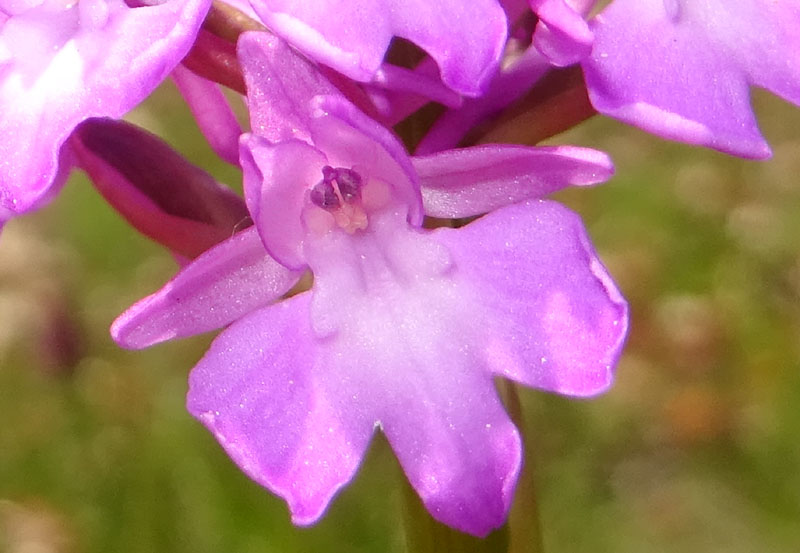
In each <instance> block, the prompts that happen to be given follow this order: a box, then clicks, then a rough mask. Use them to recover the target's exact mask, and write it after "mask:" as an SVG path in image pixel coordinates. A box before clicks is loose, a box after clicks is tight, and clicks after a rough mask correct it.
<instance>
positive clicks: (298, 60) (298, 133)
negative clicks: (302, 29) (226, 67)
mask: <svg viewBox="0 0 800 553" xmlns="http://www.w3.org/2000/svg"><path fill="white" fill-rule="evenodd" d="M237 52H238V56H239V59H240V61H241V63H242V70H243V72H244V78H245V82H246V83H247V105H248V107H249V109H250V128H251V129H252V131H253V133H254V134H257V135H259V136H263V137H264V138H266V139H267V140H269V141H271V142H279V141H281V140H289V139H292V138H297V139H301V140H306V139H308V136H309V133H310V131H309V125H310V119H311V114H312V112H311V108H310V102H311V100H312V98H314V97H315V96H317V95H321V94H337V93H338V91H337V90H336V89H335V88H334V86H333V85H332V84H331V83H330V82H329V81H328V80H327V79H326V78H325V77H324V76H323V75H322V73H320V71H319V70H318V69H317V68H316V67H314V66H313V65H311V64H310V63H309V62H308V61H307V60H305V59H303V58H302V57H301V56H300V55H298V54H297V53H296V52H294V51H293V50H292V49H291V48H289V46H288V45H287V44H286V43H285V42H283V41H282V40H281V39H279V38H278V37H275V36H272V35H270V34H269V33H259V32H250V33H244V34H243V35H242V36H241V37H240V38H239V42H238V46H237Z"/></svg>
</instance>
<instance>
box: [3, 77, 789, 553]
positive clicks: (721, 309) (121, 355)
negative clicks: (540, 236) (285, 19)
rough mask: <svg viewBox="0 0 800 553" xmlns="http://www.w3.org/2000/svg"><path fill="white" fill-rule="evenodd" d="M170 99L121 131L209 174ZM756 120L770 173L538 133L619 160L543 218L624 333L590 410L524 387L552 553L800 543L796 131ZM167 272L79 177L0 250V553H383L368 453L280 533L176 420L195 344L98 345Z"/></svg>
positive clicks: (227, 172) (589, 135)
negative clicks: (629, 318)
mask: <svg viewBox="0 0 800 553" xmlns="http://www.w3.org/2000/svg"><path fill="white" fill-rule="evenodd" d="M171 101H172V94H171V93H169V92H166V93H162V95H161V96H159V97H158V98H156V99H155V101H153V102H151V109H150V111H139V112H137V113H136V114H135V115H134V118H135V119H136V120H137V121H138V122H140V123H143V124H147V125H148V126H150V127H151V128H153V129H155V130H157V131H158V132H159V133H160V134H162V135H163V136H165V137H166V138H167V139H168V140H169V141H171V142H173V143H175V144H177V145H179V146H180V147H182V148H183V152H184V153H185V154H187V155H188V156H189V157H190V158H191V159H193V160H194V161H196V162H198V163H200V162H205V161H206V160H207V159H209V158H210V156H209V153H208V149H207V147H206V146H205V145H204V144H203V143H202V141H201V140H200V138H199V137H195V138H193V139H191V140H188V141H187V140H186V138H185V135H186V133H193V134H197V133H196V130H195V129H194V127H192V123H191V121H190V119H189V117H188V114H187V113H185V112H176V111H175V108H174V107H173V106H172V104H171V103H170V102H171ZM757 101H758V111H759V114H760V116H761V117H760V119H761V122H762V124H763V128H764V130H765V133H766V134H767V136H768V137H769V139H770V141H771V143H772V144H773V146H774V148H775V151H776V156H775V158H774V159H773V160H772V161H769V162H760V163H759V162H747V161H743V160H736V159H731V158H728V157H726V156H723V155H721V154H716V153H713V152H709V151H705V150H699V149H693V148H690V147H687V146H683V145H677V144H670V143H666V142H663V141H660V140H657V139H655V138H652V137H649V136H647V135H645V134H643V133H641V132H639V131H636V130H634V129H630V128H627V127H624V126H622V125H621V124H618V123H615V122H612V121H608V120H602V119H600V118H596V119H595V120H592V121H590V122H589V123H588V124H585V125H584V126H582V127H581V128H579V129H576V130H575V131H572V132H571V133H569V134H568V135H565V136H561V137H557V141H558V142H573V143H576V144H581V145H591V146H595V147H598V148H601V149H605V150H607V151H609V152H610V153H611V154H612V156H613V157H614V158H615V160H616V162H617V168H618V176H617V177H616V178H615V179H614V180H613V181H612V182H611V183H609V184H607V185H604V186H601V187H597V188H595V189H591V190H589V189H582V190H573V191H568V192H567V193H564V194H561V195H560V196H559V199H561V200H563V201H565V202H566V203H568V204H569V205H571V206H573V207H574V208H575V209H577V210H579V211H580V212H581V213H582V214H583V215H584V217H585V219H586V221H587V225H588V227H589V229H590V232H591V234H592V236H593V238H594V240H595V243H596V245H597V247H598V250H599V251H600V253H601V255H602V256H603V258H604V260H605V261H606V263H607V264H608V266H609V268H610V270H611V272H612V274H614V276H615V277H616V278H617V280H618V282H619V283H620V285H621V287H622V288H623V290H624V292H625V293H626V295H627V297H628V298H629V299H630V301H631V305H632V312H633V329H632V333H631V336H630V339H629V344H628V348H627V351H626V354H625V356H624V358H623V359H622V362H621V363H620V366H619V372H618V379H617V383H616V385H615V387H614V389H613V390H612V391H611V392H610V393H608V394H607V395H605V396H603V397H601V398H596V399H593V400H589V401H572V400H567V399H563V398H558V397H554V396H548V395H546V394H543V393H540V392H536V391H532V390H521V391H520V394H521V397H522V400H523V404H524V407H525V426H526V431H527V436H526V447H527V453H528V462H529V466H531V467H532V468H533V472H534V476H535V480H536V484H537V487H538V490H539V503H540V510H541V515H542V521H543V528H544V540H545V546H546V550H548V551H553V552H561V551H563V552H582V551H586V552H592V553H600V552H605V551H607V552H609V553H611V552H614V553H616V552H627V551H630V552H632V553H633V552H637V553H638V552H644V551H655V552H660V551H664V552H672V551H674V552H678V551H680V552H683V551H704V552H706V551H726V553H736V552H740V551H741V552H745V551H770V552H787V553H788V552H795V551H797V550H798V547H800V409H798V408H797V405H800V370H799V369H800V361H799V359H800V357H799V355H800V352H798V337H800V217H798V214H800V135H798V134H797V131H796V129H798V128H800V111H798V110H796V109H794V108H791V107H789V106H786V105H783V104H782V103H781V102H779V101H777V100H775V99H774V98H766V97H764V96H762V95H758V96H757ZM167 112H168V113H169V115H170V119H169V121H170V122H169V126H166V123H165V121H167V120H166V119H161V118H160V117H161V116H163V115H164V114H165V113H167ZM176 113H177V114H178V122H174V121H175V119H174V117H175V115H176ZM213 172H214V174H215V175H217V176H218V177H219V178H220V179H223V180H226V181H228V182H231V183H233V182H232V181H233V180H235V178H236V173H235V171H233V170H231V169H230V168H225V167H223V166H221V165H219V166H215V167H213ZM234 184H238V183H234ZM174 270H175V267H174V264H173V263H172V261H171V259H170V258H169V256H168V255H167V254H166V253H165V252H163V251H161V250H160V249H159V248H157V247H156V246H154V245H152V244H150V243H148V242H147V241H146V240H145V239H143V238H141V237H139V236H137V235H135V234H133V233H132V232H130V231H129V229H128V228H127V227H126V226H125V224H124V223H122V222H121V221H120V220H119V218H118V217H117V216H116V215H115V214H114V213H113V212H112V211H111V210H110V209H109V208H108V207H107V206H105V205H104V204H103V202H102V201H101V200H100V199H99V198H98V197H97V195H96V194H94V193H93V191H92V190H91V187H90V186H89V185H88V184H87V183H86V182H85V181H84V180H83V179H82V178H76V179H73V181H72V182H71V183H70V184H69V185H68V186H67V187H66V188H65V190H64V191H63V193H62V194H61V196H60V197H59V198H58V199H57V200H56V202H54V204H53V205H52V206H51V207H49V208H47V209H45V210H43V211H42V212H40V213H37V214H35V215H32V216H30V217H27V218H24V219H22V220H16V221H12V222H11V223H10V224H9V225H8V227H7V228H6V229H5V230H4V232H3V234H2V236H0V420H2V421H3V424H2V425H0V544H1V545H0V548H2V547H3V546H5V548H6V550H8V551H10V552H14V553H21V552H24V551H54V552H87V553H88V552H92V553H93V552H98V553H100V552H102V553H106V552H108V551H115V552H126V553H127V552H131V553H136V552H141V553H144V552H156V551H164V552H176V553H178V552H182V551H185V552H187V553H189V552H192V553H203V552H209V553H210V552H218V551H236V552H245V553H246V552H272V551H275V552H294V551H303V552H317V551H345V552H347V551H353V552H373V551H374V552H381V553H382V552H385V551H400V550H401V549H402V536H401V530H400V528H399V525H400V515H399V507H398V504H399V500H400V499H399V498H400V497H401V495H402V493H401V486H400V483H399V479H400V478H401V473H400V471H399V469H398V468H397V463H396V461H395V460H394V459H393V457H392V455H391V452H390V451H389V448H388V447H387V446H386V445H385V443H384V442H383V441H382V440H378V441H377V442H376V443H375V444H373V446H374V447H373V449H372V452H371V454H370V456H369V458H368V460H367V462H366V463H365V465H364V466H362V469H361V471H360V472H359V475H358V477H357V479H356V481H355V483H354V484H353V485H351V486H350V487H349V488H347V489H346V490H345V491H344V492H343V493H342V494H340V496H339V497H337V499H336V500H335V501H334V503H333V506H332V508H331V509H330V511H329V513H328V514H327V516H326V517H325V518H324V519H323V521H322V522H321V523H320V524H318V525H317V526H315V527H313V528H309V529H297V528H295V527H293V526H292V525H291V524H290V523H289V520H288V515H287V512H286V509H285V506H284V505H283V503H282V501H280V500H278V499H276V498H275V497H273V496H272V495H270V494H269V493H268V492H266V491H265V490H263V489H261V488H260V487H258V486H257V485H255V484H253V483H251V482H250V481H249V480H248V479H247V478H246V477H244V476H243V475H242V474H241V473H240V472H239V471H238V470H237V469H236V468H235V467H234V466H233V464H232V463H231V462H230V461H229V460H228V459H227V458H226V456H225V455H224V454H223V453H222V451H221V449H220V448H219V447H218V446H217V444H216V443H215V442H214V440H213V438H212V437H211V436H210V435H209V434H208V433H207V432H206V431H205V430H204V429H203V428H202V427H201V426H200V425H199V424H198V423H196V422H195V421H194V420H192V419H191V418H190V417H189V416H188V415H187V414H186V413H185V411H184V408H183V402H184V395H185V390H186V374H187V372H188V370H189V369H190V368H191V366H192V365H193V363H194V362H195V361H196V360H197V359H198V358H199V357H200V355H202V353H203V351H204V349H205V347H206V346H207V344H208V342H209V339H210V337H200V338H196V339H191V340H185V341H182V342H176V343H170V344H166V345H162V346H159V347H156V348H152V349H151V350H147V351H142V352H125V351H121V350H119V349H118V348H117V347H116V346H115V345H114V344H113V343H112V341H111V340H110V338H108V336H107V327H108V325H109V324H110V322H111V321H112V320H113V318H114V317H115V316H116V315H117V314H118V313H119V312H121V311H122V310H123V309H124V308H125V307H126V306H127V305H129V304H130V303H131V302H133V301H134V300H136V299H138V298H139V297H141V296H143V295H145V294H147V293H150V292H152V291H153V290H155V289H156V288H157V287H158V286H160V284H161V283H163V282H164V281H165V280H166V279H167V278H168V277H169V276H170V275H171V274H172V272H173V271H174ZM54 344H56V345H58V346H59V347H53V345H54ZM37 546H38V547H39V549H36V547H37ZM26 548H27V549H26Z"/></svg>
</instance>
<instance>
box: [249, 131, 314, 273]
mask: <svg viewBox="0 0 800 553" xmlns="http://www.w3.org/2000/svg"><path fill="white" fill-rule="evenodd" d="M327 163H328V159H327V158H326V157H325V156H324V155H323V154H322V152H320V151H319V150H317V149H316V148H314V147H312V146H309V145H308V144H306V143H305V142H301V141H300V140H287V141H285V142H280V143H278V144H270V143H269V142H267V141H266V140H264V139H262V138H261V137H259V136H256V135H251V134H245V135H244V136H242V140H241V164H242V171H243V174H244V195H245V199H246V201H247V207H248V208H249V209H250V213H251V215H252V217H253V221H254V222H255V224H256V227H257V228H258V231H259V233H260V234H261V239H262V240H263V241H264V246H265V247H266V248H267V251H268V252H269V253H270V254H271V255H272V256H273V257H274V258H275V259H277V260H278V261H280V262H281V263H283V264H284V265H286V266H287V267H291V268H293V269H302V268H303V267H305V256H304V254H303V240H304V236H305V234H306V231H305V229H304V228H303V222H302V217H301V214H302V211H303V206H304V205H305V202H306V195H307V193H308V192H307V191H308V190H309V189H310V188H311V187H312V186H314V185H315V184H316V183H317V182H319V181H321V180H322V167H323V166H325V165H326V164H327Z"/></svg>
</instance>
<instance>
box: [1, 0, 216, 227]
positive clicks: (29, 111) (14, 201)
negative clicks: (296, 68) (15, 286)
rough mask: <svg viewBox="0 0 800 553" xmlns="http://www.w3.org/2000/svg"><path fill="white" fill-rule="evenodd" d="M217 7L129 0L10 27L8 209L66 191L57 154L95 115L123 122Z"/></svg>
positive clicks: (21, 20) (4, 93) (40, 13)
mask: <svg viewBox="0 0 800 553" xmlns="http://www.w3.org/2000/svg"><path fill="white" fill-rule="evenodd" d="M209 4H210V2H209V0H172V1H168V2H165V3H162V4H159V5H156V6H143V7H140V8H135V9H133V8H129V7H128V6H127V5H126V4H125V3H124V2H123V1H122V0H108V1H107V2H105V1H101V0H92V1H90V2H80V4H79V5H70V6H62V7H60V8H58V10H54V7H53V5H50V4H48V5H47V6H45V5H42V6H38V7H35V8H32V9H31V10H29V11H26V12H24V13H23V14H21V15H19V16H14V17H11V18H10V19H8V20H7V21H5V22H4V23H3V27H2V31H1V32H0V42H2V47H3V48H2V49H3V50H4V51H6V52H7V53H9V55H10V57H9V58H8V59H6V60H5V63H4V68H3V71H2V74H1V75H0V104H2V105H3V107H4V109H3V116H2V120H0V157H2V158H3V160H4V162H3V164H2V166H0V203H2V205H3V206H4V207H6V208H7V209H9V210H12V211H14V212H17V213H21V212H25V211H27V210H29V209H32V208H34V207H36V206H37V205H39V204H41V203H44V202H45V201H46V199H47V198H48V197H49V195H48V194H49V190H50V188H51V187H54V186H57V185H58V184H59V182H60V181H59V175H60V173H61V174H64V173H65V168H60V167H59V151H60V149H61V147H62V145H63V143H64V142H65V141H66V139H67V138H68V136H69V134H70V133H71V132H72V129H73V128H74V127H75V126H76V125H77V124H78V123H80V122H81V121H82V120H84V119H86V118H88V117H93V116H111V117H120V116H122V115H123V114H125V113H126V112H127V111H129V110H130V109H131V108H133V107H134V106H136V105H137V104H138V103H139V102H141V101H142V100H143V99H144V98H145V97H146V96H147V95H148V94H150V92H152V90H153V89H154V88H155V87H156V86H157V85H158V84H159V83H160V82H161V81H162V80H163V79H164V78H165V77H166V76H167V74H168V73H169V71H170V70H171V69H172V68H173V67H174V66H175V65H176V64H177V63H178V62H179V61H180V59H181V58H182V57H183V56H184V55H185V54H186V52H187V51H188V50H189V48H190V46H191V44H192V41H193V39H194V35H195V34H196V32H197V29H198V27H199V26H200V23H201V22H202V18H203V15H204V14H205V12H206V10H208V7H209Z"/></svg>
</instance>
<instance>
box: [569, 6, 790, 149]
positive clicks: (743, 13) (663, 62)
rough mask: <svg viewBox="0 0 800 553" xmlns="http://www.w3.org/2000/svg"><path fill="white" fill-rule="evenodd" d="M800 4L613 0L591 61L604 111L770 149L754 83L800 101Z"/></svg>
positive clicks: (587, 65)
mask: <svg viewBox="0 0 800 553" xmlns="http://www.w3.org/2000/svg"><path fill="white" fill-rule="evenodd" d="M798 21H800V5H798V3H797V2H774V1H771V0H740V1H737V2H731V1H728V0H709V1H705V2H686V1H682V0H669V1H665V0H615V1H614V2H613V3H612V4H611V5H610V6H608V8H606V9H605V10H604V11H603V12H602V13H601V14H600V15H599V16H597V18H595V20H594V22H593V26H592V28H593V30H594V32H595V35H596V39H595V46H594V50H593V51H592V56H591V57H590V58H588V59H587V60H586V61H585V62H584V64H583V67H584V73H585V75H586V83H587V86H588V89H589V94H590V98H591V100H592V104H593V105H594V106H595V108H596V109H597V110H598V111H600V112H601V113H604V114H607V115H610V116H612V117H616V118H618V119H621V120H623V121H626V122H629V123H632V124H634V125H637V126H639V127H642V128H643V129H645V130H648V131H650V132H653V133H656V134H659V135H661V136H664V137H666V138H671V139H675V140H681V141H684V142H689V143H691V144H700V145H704V146H709V147H712V148H716V149H718V150H721V151H723V152H727V153H731V154H734V155H739V156H742V157H750V158H765V157H768V156H769V155H770V150H769V146H768V145H767V144H766V142H765V141H764V138H763V137H762V136H761V133H760V132H759V130H758V127H757V125H756V121H755V117H754V115H753V112H752V109H751V107H750V99H749V85H750V84H755V85H757V86H761V87H764V88H766V89H768V90H771V91H772V92H775V93H776V94H779V95H780V96H782V97H783V98H785V99H787V100H789V101H790V102H793V103H795V104H800V58H798V56H797V55H794V52H797V51H798V50H800V26H799V25H798V24H797V22H798Z"/></svg>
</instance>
